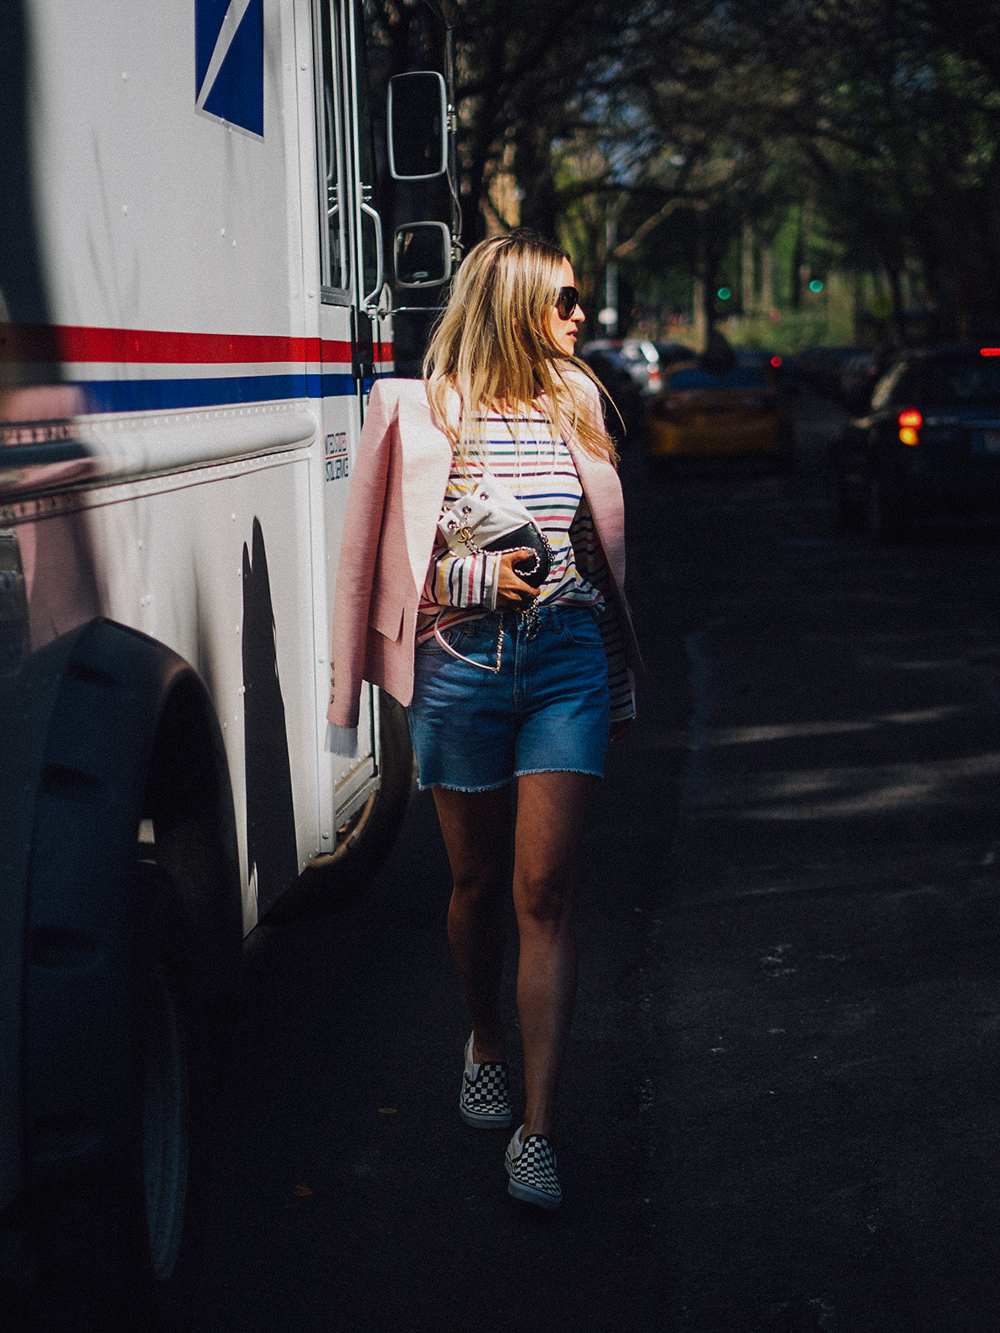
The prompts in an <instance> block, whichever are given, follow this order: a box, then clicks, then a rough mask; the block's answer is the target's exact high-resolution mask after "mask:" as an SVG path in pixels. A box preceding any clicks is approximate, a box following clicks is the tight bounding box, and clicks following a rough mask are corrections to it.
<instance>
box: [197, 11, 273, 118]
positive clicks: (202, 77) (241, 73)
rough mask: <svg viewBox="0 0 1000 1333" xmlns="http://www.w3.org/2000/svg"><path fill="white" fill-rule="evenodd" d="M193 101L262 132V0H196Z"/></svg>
mask: <svg viewBox="0 0 1000 1333" xmlns="http://www.w3.org/2000/svg"><path fill="white" fill-rule="evenodd" d="M194 20H195V22H194V31H195V107H196V109H197V110H198V111H201V112H204V113H205V115H208V116H212V117H214V118H216V119H218V120H222V121H225V122H226V124H228V125H236V126H239V128H240V129H242V130H247V131H249V133H250V134H256V135H258V136H259V137H260V138H263V137H264V0H195V6H194Z"/></svg>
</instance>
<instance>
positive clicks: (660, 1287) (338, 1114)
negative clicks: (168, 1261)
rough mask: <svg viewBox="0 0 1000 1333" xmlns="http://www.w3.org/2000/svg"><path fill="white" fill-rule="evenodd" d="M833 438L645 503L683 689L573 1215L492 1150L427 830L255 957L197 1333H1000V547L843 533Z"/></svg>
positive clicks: (630, 897) (627, 789)
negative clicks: (832, 477)
mask: <svg viewBox="0 0 1000 1333" xmlns="http://www.w3.org/2000/svg"><path fill="white" fill-rule="evenodd" d="M797 412H798V415H799V418H800V419H799V425H798V433H799V453H800V461H801V466H800V469H799V472H798V473H797V475H795V476H792V477H765V476H757V475H739V474H737V475H733V474H729V475H724V474H719V475H713V476H703V477H697V478H688V479H684V480H681V481H676V482H670V483H663V484H658V485H655V486H654V485H650V484H649V483H647V482H646V481H645V479H644V476H643V473H642V469H641V466H640V463H639V460H638V458H635V457H627V458H626V462H625V465H624V467H623V475H624V478H625V482H626V492H627V502H628V506H629V508H628V518H629V531H630V567H629V575H630V595H631V598H632V602H633V606H634V610H635V613H636V619H637V624H638V629H639V633H640V638H641V640H642V642H643V646H644V650H645V652H646V656H647V660H648V664H649V668H650V676H649V681H648V683H647V684H646V686H645V688H644V690H643V692H642V695H641V698H640V708H641V719H640V723H639V725H638V727H637V728H636V730H635V731H634V733H633V734H632V735H630V736H629V737H628V738H626V739H625V740H624V741H623V742H621V743H620V744H619V745H618V746H617V747H615V750H614V752H613V756H612V760H611V763H610V767H609V774H608V779H607V781H606V782H605V783H604V784H603V786H602V788H601V790H600V794H599V799H598V801H597V804H596V806H595V809H594V812H593V818H592V820H591V823H590V831H589V834H588V838H587V847H586V854H585V858H584V864H585V872H584V884H583V887H582V893H581V902H580V913H579V918H580V925H579V934H580V941H581V948H582V974H581V986H580V993H579V1002H578V1007H577V1014H576V1019H575V1023H574V1028H573V1036H572V1044H571V1049H570V1055H569V1065H568V1068H567V1071H566V1076H565V1079H564V1085H563V1091H562V1107H561V1116H560V1123H559V1128H558V1132H557V1134H556V1135H555V1136H554V1138H555V1143H556V1148H557V1151H558V1154H559V1161H560V1174H561V1177H562V1182H563V1188H564V1192H565V1201H564V1205H563V1208H562V1210H561V1211H560V1212H559V1213H557V1214H555V1215H551V1216H550V1215H546V1214H541V1213H539V1212H537V1211H536V1210H530V1209H527V1208H525V1207H523V1206H520V1205H517V1204H514V1203H513V1202H512V1201H511V1200H509V1199H508V1197H507V1195H506V1192H505V1186H506V1181H505V1176H504V1171H503V1165H502V1154H503V1149H504V1146H505V1139H506V1135H504V1134H495V1135H494V1134H484V1133H482V1132H478V1133H477V1132H476V1131H474V1130H470V1129H468V1128H467V1127H465V1126H464V1125H463V1124H462V1123H461V1121H460V1120H459V1118H458V1114H457V1109H456V1103H457V1097H458V1086H459V1078H460V1070H461V1054H462V1045H463V1042H464V1039H465V1037H466V1035H467V1024H466V1019H465V1016H464V1012H463V1005H462V1002H461V998H460V995H459V991H458V986H457V983H456V982H455V980H454V979H453V977H452V973H451V970H450V961H449V956H448V951H447V943H446V939H445V933H444V917H445V909H446V904H447V899H448V892H449V884H448V874H447V867H446V861H445V856H444V850H443V846H442V844H441V839H440V835H439V833H438V831H437V828H436V825H435V821H434V814H433V807H432V804H431V801H430V798H429V796H428V795H426V794H425V795H423V796H421V797H419V798H417V799H416V800H415V801H414V802H413V805H412V807H411V810H410V813H409V816H408V819H407V822H406V826H405V828H404V830H403V834H402V836H401V838H400V841H399V843H398V845H397V847H396V849H395V851H394V853H393V855H392V858H391V860H390V862H389V864H388V866H387V867H386V870H385V871H384V873H383V874H382V876H381V877H380V879H379V881H378V883H377V884H376V885H375V886H374V889H373V891H372V893H371V895H370V896H369V898H368V899H367V900H366V901H365V902H364V903H363V904H361V905H360V906H358V907H357V908H354V909H352V910H351V911H350V912H347V913H343V914H341V915H340V916H337V917H333V918H330V919H327V920H324V921H319V922H317V921H308V922H301V923H293V924H286V925H282V926H279V927H275V928H273V929H272V930H270V931H262V932H261V937H260V939H259V940H258V941H256V947H255V948H254V949H253V950H252V951H251V953H250V955H249V958H248V965H247V969H246V974H245V977H244V981H243V984H242V987H241V991H240V994H239V996H238V998H237V1002H236V1003H235V1005H234V1006H233V1010H232V1013H231V1015H230V1017H229V1033H228V1037H227V1046H228V1052H227V1060H226V1072H225V1077H224V1078H223V1080H222V1093H221V1095H220V1100H219V1103H218V1105H217V1107H216V1115H215V1122H216V1142H215V1150H214V1182H213V1196H212V1207H211V1222H210V1236H209V1251H208V1252H209V1266H208V1270H207V1273H206V1277H205V1282H204V1286H203V1290H202V1294H201V1301H200V1316H199V1322H198V1333H228V1331H229V1330H234V1331H235V1330H239V1331H240V1333H285V1330H289V1331H294V1333H314V1331H315V1333H341V1331H342V1330H344V1331H350V1333H425V1331H429V1330H435V1331H440V1333H501V1331H502V1333H536V1330H537V1331H538V1333H542V1331H543V1330H544V1333H563V1331H566V1333H569V1331H570V1330H572V1331H573V1333H605V1331H607V1333H610V1331H611V1330H614V1331H615V1333H647V1330H649V1331H652V1333H655V1331H657V1330H664V1331H665V1333H666V1331H670V1333H673V1330H677V1333H799V1331H800V1330H814V1329H815V1330H826V1331H828V1333H829V1331H834V1333H904V1331H905V1333H910V1330H914V1331H919V1333H925V1331H926V1333H932V1331H933V1333H978V1331H979V1330H983V1331H984V1333H985V1331H986V1330H989V1331H990V1333H994V1331H995V1330H996V1329H997V1327H998V1326H1000V1301H998V1297H1000V1281H998V1277H997V1272H998V1264H997V1259H998V1254H997V1250H998V1245H997V1211H998V1209H997V1199H998V1196H1000V1166H998V1155H997V1152H996V1145H997V1111H996V1102H997V1088H998V1079H997V1073H996V1061H997V1032H998V1027H1000V1001H998V993H997V964H996V954H997V941H998V936H1000V904H998V886H1000V885H998V869H1000V810H998V792H1000V688H998V687H1000V674H998V673H1000V539H998V538H997V537H995V536H992V535H987V536H983V535H977V534H969V533H961V534H951V535H936V536H932V537H929V538H927V539H925V540H921V541H919V542H915V543H912V544H910V545H907V546H903V547H898V548H892V547H884V546H876V545H873V544H872V543H870V542H869V541H867V540H866V539H864V538H855V537H850V538H843V537H841V536H839V535H837V534H836V533H835V532H834V531H833V529H832V526H831V519H830V513H829V506H828V502H827V496H826V491H825V485H824V478H823V472H822V444H823V441H824V439H825V437H826V436H827V435H828V433H829V431H830V430H831V429H833V428H834V426H835V424H836V417H835V414H834V412H833V410H832V409H830V408H829V407H828V406H826V405H824V404H822V403H818V402H816V401H815V400H811V399H809V400H799V404H798V408H797ZM511 953H512V959H511V961H513V953H514V947H513V946H512V950H511ZM508 1003H509V1007H510V1012H511V1025H512V1028H513V1026H514V1022H515V1019H514V1013H513V1003H512V996H511V994H510V989H509V986H508ZM514 1083H515V1095H516V1094H517V1088H518V1080H517V1076H516V1070H515V1078H514Z"/></svg>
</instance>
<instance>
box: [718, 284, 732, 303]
mask: <svg viewBox="0 0 1000 1333" xmlns="http://www.w3.org/2000/svg"><path fill="white" fill-rule="evenodd" d="M715 294H716V296H717V297H718V298H719V300H720V301H728V300H729V298H730V297H731V296H732V294H733V293H732V290H731V289H730V288H729V287H720V288H719V290H718V291H717V292H716V293H715Z"/></svg>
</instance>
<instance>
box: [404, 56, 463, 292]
mask: <svg viewBox="0 0 1000 1333" xmlns="http://www.w3.org/2000/svg"><path fill="white" fill-rule="evenodd" d="M404 77H405V76H404ZM392 263H393V268H394V269H395V272H396V286H397V287H440V286H441V284H442V283H444V282H447V281H448V279H449V278H450V277H451V232H450V231H449V230H448V227H447V225H446V224H445V223H444V222H409V223H407V224H406V226H405V227H397V228H396V234H395V237H394V240H393V246H392Z"/></svg>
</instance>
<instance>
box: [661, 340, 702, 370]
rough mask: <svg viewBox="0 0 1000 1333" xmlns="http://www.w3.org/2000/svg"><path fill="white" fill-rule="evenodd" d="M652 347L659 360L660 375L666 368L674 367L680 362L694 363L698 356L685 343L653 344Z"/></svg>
mask: <svg viewBox="0 0 1000 1333" xmlns="http://www.w3.org/2000/svg"><path fill="white" fill-rule="evenodd" d="M653 346H654V347H655V348H656V354H657V356H658V357H659V359H660V374H661V375H662V374H663V372H664V371H665V370H666V369H667V367H668V366H673V365H676V364H677V363H678V362H680V361H694V360H696V358H697V356H698V353H697V352H695V351H694V350H693V349H692V348H690V347H688V346H687V344H686V343H654V344H653Z"/></svg>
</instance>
